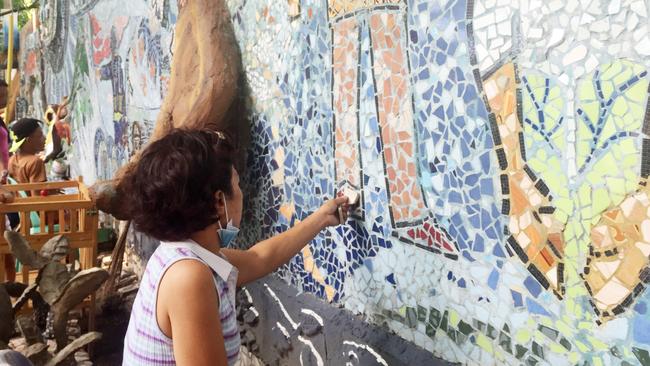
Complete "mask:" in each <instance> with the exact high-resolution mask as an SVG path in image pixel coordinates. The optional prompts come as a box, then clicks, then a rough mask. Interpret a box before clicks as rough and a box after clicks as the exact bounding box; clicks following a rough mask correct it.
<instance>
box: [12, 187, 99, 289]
mask: <svg viewBox="0 0 650 366" xmlns="http://www.w3.org/2000/svg"><path fill="white" fill-rule="evenodd" d="M3 188H4V189H6V190H8V191H10V192H12V193H14V196H15V199H14V202H13V203H5V204H0V233H2V234H3V233H4V231H5V230H6V219H5V217H6V214H7V213H10V212H17V213H18V215H19V217H20V230H19V231H20V233H21V234H22V235H23V236H24V237H25V239H26V240H27V242H28V243H29V244H30V245H31V247H32V248H33V249H34V250H36V251H39V250H40V249H41V247H42V246H43V245H44V244H45V243H46V242H47V241H48V240H50V239H51V238H52V237H54V236H56V235H59V234H63V235H64V236H65V237H66V238H67V239H68V242H69V244H70V249H71V250H72V249H79V254H80V255H79V262H80V263H81V269H88V268H91V267H94V266H95V261H96V258H97V228H98V215H97V210H96V208H95V206H94V204H93V202H92V200H91V199H90V195H89V193H88V189H87V187H86V186H85V185H84V184H83V181H82V179H81V177H80V178H79V179H78V180H76V181H63V182H43V183H25V184H8V185H4V186H3ZM60 189H63V190H64V193H63V194H52V195H47V196H35V197H34V196H33V197H21V196H20V193H21V192H29V191H39V192H40V191H42V190H60ZM71 191H74V192H71ZM36 218H37V219H36ZM53 218H57V219H58V222H57V223H55V222H54V221H55V220H52V219H53ZM48 219H49V220H48ZM33 221H37V225H36V226H34V225H33ZM8 253H11V249H10V248H9V243H7V241H6V240H5V238H4V235H0V254H8ZM29 271H30V269H29V268H27V266H24V265H23V266H22V282H23V283H25V284H29ZM4 276H5V268H4V261H0V282H4V280H5V278H4Z"/></svg>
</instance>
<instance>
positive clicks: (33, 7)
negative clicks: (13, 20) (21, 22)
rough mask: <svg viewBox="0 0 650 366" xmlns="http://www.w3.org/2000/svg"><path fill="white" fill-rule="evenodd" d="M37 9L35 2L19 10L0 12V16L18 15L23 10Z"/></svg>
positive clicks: (37, 4)
mask: <svg viewBox="0 0 650 366" xmlns="http://www.w3.org/2000/svg"><path fill="white" fill-rule="evenodd" d="M38 7H39V3H38V0H37V1H34V2H33V3H31V4H30V5H27V6H22V7H20V8H16V9H11V10H5V11H3V12H0V16H5V15H9V14H13V13H19V12H21V11H24V10H31V9H35V8H38Z"/></svg>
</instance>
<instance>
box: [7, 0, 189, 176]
mask: <svg viewBox="0 0 650 366" xmlns="http://www.w3.org/2000/svg"><path fill="white" fill-rule="evenodd" d="M42 3H43V6H42V8H41V11H40V14H39V16H40V20H41V22H42V24H43V27H42V28H41V31H40V32H31V29H26V30H24V31H23V37H22V38H23V40H24V43H25V46H24V48H22V49H23V50H24V51H23V52H22V54H21V60H20V62H21V66H22V70H23V77H22V80H21V83H22V88H21V96H20V98H19V101H18V106H19V108H17V109H18V110H17V117H22V116H26V115H36V116H39V117H41V116H42V112H41V111H44V107H43V105H44V104H45V103H47V104H53V103H60V102H61V101H62V100H63V97H64V96H69V98H70V100H71V108H70V110H71V118H70V121H69V123H70V124H71V128H72V130H73V131H74V133H73V136H72V141H71V144H70V145H71V146H74V149H69V151H68V160H69V161H70V163H71V164H72V169H73V172H74V173H75V174H81V175H83V176H84V180H85V181H86V182H88V183H92V182H94V181H96V180H97V179H107V178H110V177H112V175H113V173H114V172H115V171H116V170H117V168H118V167H119V166H121V165H123V164H124V163H125V162H126V161H127V160H128V158H129V157H130V156H132V155H133V154H134V152H135V151H137V150H138V149H139V148H140V147H141V146H142V145H143V143H144V142H146V140H147V138H148V136H149V135H150V134H151V131H152V130H153V123H154V121H155V119H156V115H157V113H158V109H159V107H160V104H161V101H162V96H163V95H164V93H165V88H166V85H167V80H168V78H169V73H170V59H171V43H172V37H173V25H174V23H175V21H176V16H177V12H178V9H177V4H176V2H175V1H169V0H151V1H145V0H138V1H131V0H110V1H109V0H102V1H100V0H89V1H79V0H47V1H44V2H42ZM41 50H43V52H42V54H43V57H41V56H40V55H41ZM41 85H44V86H45V87H44V88H41Z"/></svg>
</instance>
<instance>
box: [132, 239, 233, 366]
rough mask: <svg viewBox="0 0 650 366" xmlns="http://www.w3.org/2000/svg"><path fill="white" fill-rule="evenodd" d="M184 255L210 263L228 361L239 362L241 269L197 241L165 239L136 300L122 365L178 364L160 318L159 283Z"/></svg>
mask: <svg viewBox="0 0 650 366" xmlns="http://www.w3.org/2000/svg"><path fill="white" fill-rule="evenodd" d="M182 259H194V260H199V261H201V262H203V263H205V264H206V265H208V266H209V267H210V268H211V269H212V272H213V274H214V283H215V287H216V290H217V293H218V295H219V309H215V311H217V310H218V311H219V314H220V316H221V327H222V331H223V338H224V340H225V344H226V355H227V357H228V365H229V366H232V365H235V364H237V361H238V359H239V347H240V346H241V339H240V336H239V326H238V324H237V316H236V315H237V314H236V312H235V286H236V284H237V269H236V268H235V267H233V266H232V265H231V264H230V263H228V261H227V260H226V259H225V257H224V256H223V254H220V255H219V256H218V255H215V254H214V253H212V252H210V251H208V250H207V249H205V248H203V247H202V246H200V245H199V244H197V243H195V242H194V241H191V240H188V241H184V242H173V243H172V242H163V243H161V244H160V245H159V246H158V248H157V249H156V251H155V252H154V253H153V255H152V256H151V258H150V259H149V262H148V263H147V267H146V270H145V273H144V275H143V276H142V280H141V281H140V289H139V290H138V294H137V296H136V298H135V302H134V303H133V309H132V310H131V318H130V319H129V327H128V329H127V331H126V336H125V338H124V354H123V358H122V365H128V366H132V365H152V366H154V365H156V366H158V365H175V364H176V361H175V359H174V350H173V343H172V339H171V338H169V337H167V336H166V335H165V334H164V333H163V332H162V330H161V329H160V327H158V321H157V319H156V297H157V294H158V286H159V285H160V280H161V278H162V276H163V274H164V273H165V271H166V270H167V269H168V268H169V267H170V266H171V265H172V264H174V263H175V262H177V261H179V260H182Z"/></svg>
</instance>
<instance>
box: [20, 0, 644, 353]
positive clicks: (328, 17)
mask: <svg viewBox="0 0 650 366" xmlns="http://www.w3.org/2000/svg"><path fill="white" fill-rule="evenodd" d="M188 1H192V0H188ZM47 3H50V1H48V2H47ZM51 3H52V4H54V5H56V6H54V5H53V6H52V10H51V11H50V14H52V13H53V14H57V15H56V16H59V17H62V16H64V15H66V14H67V15H68V18H67V21H66V22H63V23H59V22H56V21H51V22H50V23H46V24H48V27H49V29H51V31H49V33H47V34H46V35H42V36H40V37H39V36H37V35H36V36H34V35H29V36H28V37H23V38H24V39H27V41H26V42H27V43H28V44H27V45H26V47H23V48H22V49H27V50H28V51H27V52H25V53H23V55H22V58H23V59H22V61H21V62H22V65H24V66H23V69H25V70H30V71H29V72H26V74H25V75H26V76H25V78H24V80H22V83H23V87H22V95H21V97H22V98H24V101H23V102H22V111H24V113H29V112H33V111H36V110H39V108H40V106H39V103H42V101H41V99H40V98H41V97H40V95H41V93H42V94H43V95H45V97H46V99H47V100H56V99H61V98H62V97H63V96H64V95H70V96H71V99H72V103H71V106H72V107H71V110H72V117H71V124H72V128H73V143H72V145H73V146H74V149H73V151H72V156H73V162H74V164H73V167H74V168H75V169H76V171H77V172H80V173H82V174H83V175H84V176H86V177H89V179H90V180H94V179H102V178H106V177H109V176H111V175H112V174H113V173H114V171H115V169H117V167H118V166H120V165H121V164H123V163H124V162H125V161H126V159H128V157H129V156H131V155H132V154H133V152H134V151H135V150H136V149H137V148H138V147H140V146H142V144H143V143H144V142H145V141H146V140H147V137H148V136H149V135H150V133H151V130H152V127H153V126H152V123H153V122H152V121H154V120H155V117H156V113H157V109H158V108H159V106H160V101H161V98H162V97H163V96H164V95H165V88H166V83H167V80H168V77H169V72H170V64H169V60H170V57H171V55H170V49H171V43H172V39H173V31H172V27H173V24H174V22H175V19H176V14H177V4H176V2H175V1H173V0H157V1H154V0H152V1H145V0H137V1H126V0H104V1H93V2H90V3H88V4H86V3H84V5H78V4H77V3H78V2H76V1H71V2H69V1H65V0H56V1H51ZM79 3H80V2H79ZM227 3H228V6H229V8H230V11H231V15H232V21H233V25H234V28H235V31H236V35H237V39H238V42H239V45H240V49H241V53H242V60H243V67H244V71H245V80H246V83H247V88H246V89H247V90H248V91H249V93H250V95H249V96H248V104H249V107H250V110H251V130H252V143H251V146H250V148H249V151H248V153H247V159H248V161H247V171H246V174H245V178H244V179H243V184H244V186H245V187H244V188H245V190H246V192H248V195H247V197H248V199H247V203H246V206H247V209H246V213H245V218H244V222H245V223H247V224H245V225H246V226H245V227H244V228H243V231H242V234H243V235H242V236H241V237H240V238H239V242H240V243H241V244H242V245H246V244H248V243H251V242H253V241H254V240H258V239H261V238H264V237H267V236H269V235H272V234H274V233H277V232H280V231H283V230H286V229H287V228H288V227H290V226H291V225H293V224H295V223H296V222H299V221H300V220H303V219H304V218H305V217H306V216H308V215H309V214H310V213H312V212H314V211H315V210H316V209H317V208H318V207H319V205H320V204H321V203H322V201H323V200H324V199H325V198H327V197H331V196H333V195H334V194H336V192H337V191H339V190H341V189H343V188H345V187H352V188H354V189H357V190H358V191H359V192H360V193H361V204H360V207H359V208H358V209H356V210H355V211H354V213H353V215H352V217H351V219H350V220H348V222H347V223H346V224H345V225H342V226H340V227H338V228H336V229H331V230H328V231H325V232H323V233H322V235H320V236H318V237H317V238H316V239H315V240H314V241H313V242H312V243H310V244H309V246H307V247H305V248H304V249H303V250H302V251H301V253H299V255H297V256H296V257H295V258H294V259H293V260H292V261H291V262H290V263H289V264H288V265H286V266H285V267H283V268H282V269H281V270H280V271H279V272H278V274H279V275H280V276H281V277H282V278H283V279H284V280H286V281H287V282H289V283H291V284H292V285H293V286H295V287H296V288H298V289H300V290H301V291H304V292H309V293H313V294H315V295H316V296H319V297H321V298H322V299H324V300H325V301H329V302H332V303H334V304H339V305H342V306H344V307H345V308H347V309H349V310H351V311H353V312H355V313H358V314H362V315H363V316H364V317H365V318H366V319H367V320H368V321H369V322H372V323H375V324H381V325H384V326H386V327H387V328H389V329H390V330H392V331H394V332H396V334H397V335H399V336H400V337H402V338H404V339H406V340H409V341H412V342H414V343H416V344H417V345H419V346H421V347H423V348H424V349H426V350H428V351H430V352H431V353H433V354H434V355H436V356H439V357H441V358H444V359H446V360H449V361H453V362H460V363H462V364H480V365H492V364H509V365H519V364H527V365H535V364H554V365H575V364H580V365H583V364H585V365H637V364H641V365H650V313H648V311H649V310H648V304H649V303H650V291H647V290H646V289H645V287H646V285H647V284H648V283H650V260H649V255H650V210H649V208H650V197H649V195H650V192H649V189H650V188H649V187H648V185H647V181H648V175H649V174H650V156H649V154H650V102H649V94H650V86H649V85H650V76H649V75H648V70H650V26H649V24H650V22H649V20H648V14H649V12H650V1H648V0H612V1H600V0H597V1H596V0H587V1H577V0H567V1H559V0H553V1H546V2H542V1H538V0H527V1H507V0H440V1H424V0H383V1H365V0H354V1H341V0H337V1H333V0H332V1H326V0H303V1H271V0H248V1H244V0H228V1H227ZM30 37H31V38H30ZM45 41H47V42H50V44H52V45H57V44H60V45H62V46H61V47H60V50H58V51H56V52H59V54H57V56H56V57H57V60H50V59H44V60H42V59H39V58H38V53H37V52H35V50H37V49H38V47H41V46H40V45H41V44H42V42H45ZM52 52H55V50H53V51H52ZM48 55H49V54H48ZM40 68H42V69H43V70H45V74H44V75H45V76H44V77H43V79H44V82H45V90H40V89H39V88H40V87H39V86H40V85H41V82H40V78H41V77H42V76H41V75H42V74H41V73H40V72H39V69H40ZM378 352H380V350H378Z"/></svg>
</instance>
